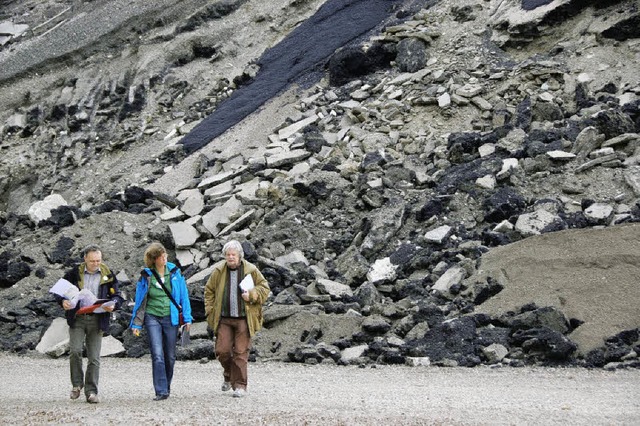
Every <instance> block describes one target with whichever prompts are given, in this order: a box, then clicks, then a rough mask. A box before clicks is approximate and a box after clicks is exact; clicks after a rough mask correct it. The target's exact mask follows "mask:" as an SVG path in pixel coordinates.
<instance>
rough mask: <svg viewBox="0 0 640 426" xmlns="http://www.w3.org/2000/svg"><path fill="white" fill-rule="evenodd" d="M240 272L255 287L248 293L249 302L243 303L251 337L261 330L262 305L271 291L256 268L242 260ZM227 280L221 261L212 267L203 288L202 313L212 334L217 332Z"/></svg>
mask: <svg viewBox="0 0 640 426" xmlns="http://www.w3.org/2000/svg"><path fill="white" fill-rule="evenodd" d="M242 270H243V273H244V275H243V276H242V277H240V280H242V278H244V277H245V276H247V275H249V274H251V278H252V279H253V282H254V285H255V287H254V288H253V289H252V290H250V291H249V302H245V309H246V313H247V324H248V326H249V335H250V336H252V337H253V335H254V334H255V333H256V332H258V331H259V330H260V329H261V328H262V305H263V304H264V303H265V302H266V301H267V298H268V297H269V293H270V292H271V289H270V288H269V283H268V282H267V280H266V278H265V277H264V276H263V275H262V273H261V272H260V271H259V270H258V268H257V267H256V266H255V265H254V264H252V263H250V262H247V261H246V260H244V259H242ZM226 279H227V262H226V260H221V261H220V262H218V263H216V264H215V265H213V272H211V275H210V276H209V280H208V281H207V284H205V286H204V311H205V314H206V315H207V323H208V324H209V327H211V329H212V330H213V332H214V333H216V334H217V332H218V323H219V322H220V313H221V311H222V298H223V295H224V286H225V281H226Z"/></svg>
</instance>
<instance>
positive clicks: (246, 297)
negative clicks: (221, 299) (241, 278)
mask: <svg viewBox="0 0 640 426" xmlns="http://www.w3.org/2000/svg"><path fill="white" fill-rule="evenodd" d="M242 300H244V301H245V302H248V301H249V292H248V291H243V292H242Z"/></svg>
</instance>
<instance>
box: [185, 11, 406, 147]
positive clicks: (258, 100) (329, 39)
mask: <svg viewBox="0 0 640 426" xmlns="http://www.w3.org/2000/svg"><path fill="white" fill-rule="evenodd" d="M399 3H401V1H400V0H330V1H328V2H327V3H325V4H324V5H323V6H322V7H321V8H320V9H319V10H318V11H317V12H316V13H315V15H313V16H312V17H310V18H309V19H307V20H306V21H305V22H304V23H302V24H301V25H300V26H299V27H297V28H296V29H295V30H293V31H292V32H291V34H289V35H288V36H287V37H286V38H285V39H284V40H283V41H282V42H280V43H279V44H278V45H276V46H274V47H273V48H271V49H269V50H267V51H266V52H265V53H264V55H263V56H262V58H260V60H259V61H258V65H259V66H260V71H259V72H258V74H257V75H256V77H255V79H254V80H253V81H252V82H251V83H250V84H248V85H246V86H244V87H241V88H239V89H238V90H236V91H235V92H234V93H233V95H232V96H231V97H230V98H229V99H227V100H226V101H224V102H223V103H222V104H220V105H219V106H218V108H217V109H216V111H215V112H214V113H213V114H211V115H210V116H209V117H207V118H205V119H204V120H203V121H202V122H201V123H200V124H199V125H197V126H196V127H195V128H194V129H193V130H192V131H191V132H190V133H188V134H187V135H186V136H184V138H182V141H181V143H182V144H183V145H184V149H185V151H186V152H187V153H192V152H194V151H196V150H198V149H200V148H202V147H203V146H205V145H207V144H208V143H209V142H211V141H212V140H213V139H214V138H216V137H217V136H219V135H221V134H222V133H224V132H225V131H226V130H227V129H229V128H230V127H232V126H233V125H235V124H237V123H239V122H240V121H242V120H243V119H244V118H245V117H246V116H248V115H249V114H251V113H252V112H254V111H255V110H257V109H258V108H259V107H260V106H261V105H262V104H264V103H265V102H266V101H268V100H269V99H271V98H272V97H274V96H275V95H277V94H278V93H280V92H281V91H282V90H283V89H285V88H286V87H287V86H288V85H289V84H291V83H293V82H296V81H300V80H301V79H302V78H303V77H305V76H306V75H308V74H310V73H311V72H313V71H314V70H316V68H317V66H318V65H320V64H321V63H323V62H324V61H326V60H327V59H328V58H329V57H330V56H331V55H332V54H333V52H335V50H336V49H338V48H339V47H342V46H344V45H346V44H348V43H349V42H352V41H354V40H356V39H358V38H359V37H361V36H363V35H365V34H366V33H367V32H369V31H370V30H372V29H373V28H375V27H376V26H377V25H378V24H380V23H381V22H383V21H384V20H385V19H386V18H388V17H389V16H390V15H391V14H392V13H393V12H394V9H395V6H397V5H398V4H399Z"/></svg>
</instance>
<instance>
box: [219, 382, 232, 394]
mask: <svg viewBox="0 0 640 426" xmlns="http://www.w3.org/2000/svg"><path fill="white" fill-rule="evenodd" d="M220 390H222V392H226V391H228V390H231V382H224V383H223V384H222V386H221V387H220Z"/></svg>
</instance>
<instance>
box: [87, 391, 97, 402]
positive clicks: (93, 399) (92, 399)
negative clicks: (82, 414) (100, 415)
mask: <svg viewBox="0 0 640 426" xmlns="http://www.w3.org/2000/svg"><path fill="white" fill-rule="evenodd" d="M87 402H88V403H89V404H97V403H98V402H100V398H98V395H96V394H95V393H90V394H89V396H88V397H87Z"/></svg>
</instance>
